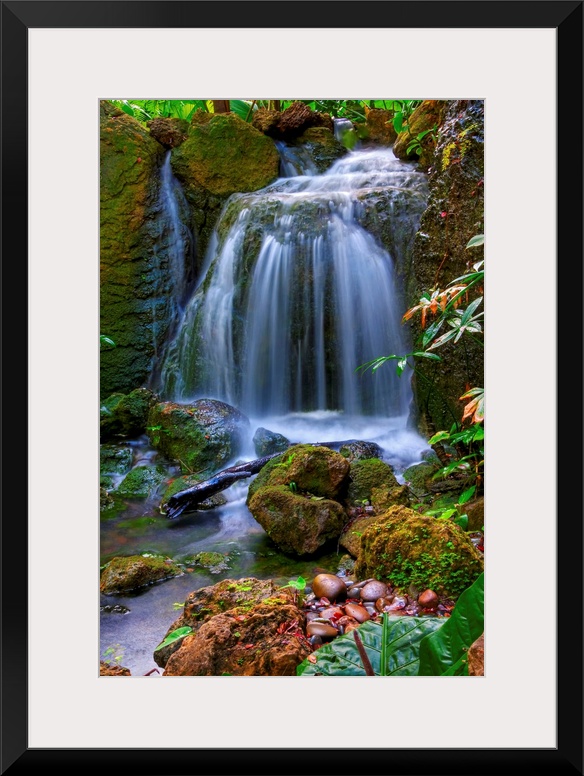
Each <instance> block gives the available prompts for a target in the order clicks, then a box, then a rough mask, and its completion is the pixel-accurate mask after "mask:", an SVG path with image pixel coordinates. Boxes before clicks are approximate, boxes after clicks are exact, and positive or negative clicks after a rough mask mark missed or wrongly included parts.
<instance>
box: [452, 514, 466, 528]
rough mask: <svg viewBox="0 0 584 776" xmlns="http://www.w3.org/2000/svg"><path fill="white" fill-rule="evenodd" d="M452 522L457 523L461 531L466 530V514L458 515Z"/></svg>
mask: <svg viewBox="0 0 584 776" xmlns="http://www.w3.org/2000/svg"><path fill="white" fill-rule="evenodd" d="M454 522H455V523H456V525H459V526H460V527H461V528H462V530H463V531H466V530H467V528H468V515H459V516H458V517H456V518H455V519H454Z"/></svg>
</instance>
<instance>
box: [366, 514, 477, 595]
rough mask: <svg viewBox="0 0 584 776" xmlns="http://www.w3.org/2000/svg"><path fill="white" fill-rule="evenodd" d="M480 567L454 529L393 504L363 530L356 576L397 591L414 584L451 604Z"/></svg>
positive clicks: (468, 543) (472, 549) (467, 543)
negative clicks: (429, 590)
mask: <svg viewBox="0 0 584 776" xmlns="http://www.w3.org/2000/svg"><path fill="white" fill-rule="evenodd" d="M483 568H484V566H483V558H482V556H481V554H480V553H479V552H478V550H477V549H476V548H475V547H474V545H473V544H472V542H471V541H470V539H469V538H468V537H467V535H466V534H465V532H464V531H463V530H462V529H460V528H459V527H458V526H457V525H455V524H454V523H452V522H451V521H448V520H446V521H442V520H436V519H435V518H432V517H424V516H422V515H419V514H418V513H416V512H414V511H413V510H411V509H407V508H406V507H399V506H395V507H392V508H391V509H389V510H388V512H387V513H386V514H385V515H382V516H381V517H379V518H377V519H376V520H375V521H374V522H373V523H371V524H370V525H369V526H368V527H366V528H365V530H364V531H363V536H362V539H361V548H360V552H359V556H358V559H357V564H356V567H355V574H356V575H357V576H358V577H360V578H363V577H368V576H372V577H375V578H376V579H380V580H383V581H387V582H389V583H390V584H391V585H392V586H394V587H395V588H397V589H398V590H399V591H401V592H407V590H408V588H409V586H410V585H414V586H415V587H417V588H418V589H420V590H425V589H427V588H430V589H432V590H434V591H435V592H436V593H437V594H438V595H440V596H444V597H448V598H451V599H453V600H456V598H457V597H458V596H459V595H460V593H462V591H463V590H465V589H466V588H467V587H469V586H470V585H471V584H472V583H473V582H474V580H475V579H476V578H477V577H478V576H479V575H480V574H481V573H482V571H483Z"/></svg>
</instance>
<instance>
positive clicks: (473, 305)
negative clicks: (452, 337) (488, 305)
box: [460, 296, 483, 326]
mask: <svg viewBox="0 0 584 776" xmlns="http://www.w3.org/2000/svg"><path fill="white" fill-rule="evenodd" d="M482 301H483V297H482V296H479V297H478V298H477V299H475V300H474V301H473V302H471V303H470V304H469V306H468V307H467V308H466V310H465V311H464V313H463V314H462V318H461V320H460V323H461V325H462V326H464V325H466V324H467V323H468V322H469V321H470V319H471V318H472V314H473V313H474V311H475V310H476V309H477V307H478V306H479V305H480V303H481V302H482Z"/></svg>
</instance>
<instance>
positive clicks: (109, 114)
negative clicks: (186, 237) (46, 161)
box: [100, 100, 170, 397]
mask: <svg viewBox="0 0 584 776" xmlns="http://www.w3.org/2000/svg"><path fill="white" fill-rule="evenodd" d="M163 154H164V148H163V147H162V146H161V145H160V143H158V142H157V141H156V140H154V139H153V138H152V137H151V136H150V133H149V132H148V130H147V129H146V128H145V127H144V126H143V125H142V124H140V122H139V121H137V120H136V119H134V118H132V117H131V116H128V115H126V114H125V113H123V112H122V111H119V110H118V109H117V108H115V107H114V106H113V105H112V104H111V103H109V102H107V101H106V100H102V101H101V103H100V267H101V269H100V332H101V333H102V334H104V335H106V336H108V337H110V338H111V339H112V340H113V341H114V342H115V343H116V347H115V348H104V349H102V350H101V352H100V361H101V369H100V396H102V397H106V396H109V395H110V394H112V393H114V392H118V391H119V392H121V393H128V392H129V391H131V390H132V389H134V388H135V387H136V386H139V385H142V384H143V383H144V382H145V380H146V378H147V376H148V374H149V371H150V368H151V362H152V358H153V355H154V352H155V347H156V341H157V338H158V340H159V342H161V341H162V339H161V338H163V337H164V335H165V320H166V321H167V322H168V319H169V316H170V310H169V302H168V301H164V302H161V304H160V305H159V306H158V308H157V309H156V311H154V310H153V300H152V296H153V294H152V287H153V286H154V287H157V286H160V283H159V280H160V278H158V277H155V276H156V272H157V269H156V261H155V256H156V240H157V227H156V222H155V215H156V211H157V207H158V193H159V168H160V164H161V161H162V155H163ZM163 285H164V284H163ZM154 314H155V315H156V318H155V320H154V319H153V316H154ZM154 325H156V332H154V329H153V327H154ZM155 335H156V336H155Z"/></svg>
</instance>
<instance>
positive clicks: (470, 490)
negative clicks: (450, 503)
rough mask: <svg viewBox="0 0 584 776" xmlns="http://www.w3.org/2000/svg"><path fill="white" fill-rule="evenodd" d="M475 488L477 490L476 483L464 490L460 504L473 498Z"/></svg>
mask: <svg viewBox="0 0 584 776" xmlns="http://www.w3.org/2000/svg"><path fill="white" fill-rule="evenodd" d="M475 490H476V485H471V486H470V488H467V489H466V490H463V491H462V493H461V494H460V498H459V499H458V504H466V502H467V501H470V500H471V498H472V497H473V496H474V492H475Z"/></svg>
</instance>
